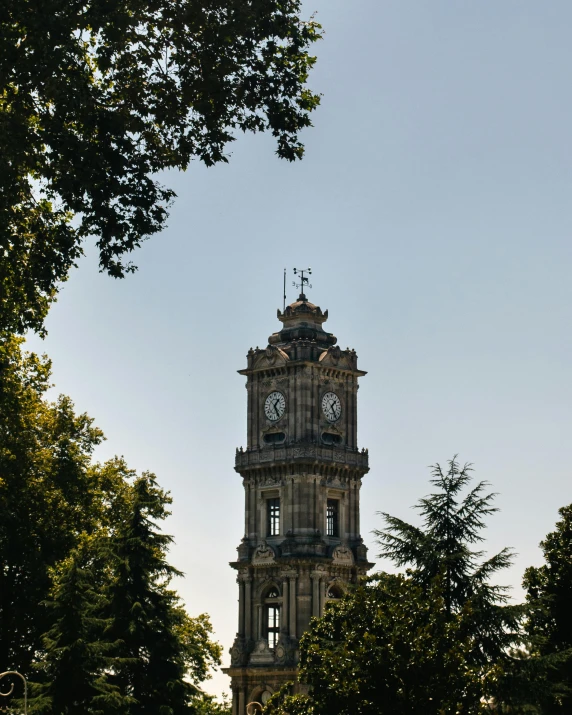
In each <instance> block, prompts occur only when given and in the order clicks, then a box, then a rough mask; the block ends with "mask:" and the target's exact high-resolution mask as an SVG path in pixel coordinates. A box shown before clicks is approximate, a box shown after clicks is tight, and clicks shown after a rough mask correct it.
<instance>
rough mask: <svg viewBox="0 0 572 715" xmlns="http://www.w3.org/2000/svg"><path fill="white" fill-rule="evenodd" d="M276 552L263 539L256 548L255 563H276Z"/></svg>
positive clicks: (253, 561) (253, 559) (253, 558)
mask: <svg viewBox="0 0 572 715" xmlns="http://www.w3.org/2000/svg"><path fill="white" fill-rule="evenodd" d="M275 558H276V554H275V553H274V549H273V548H272V547H271V546H268V544H267V543H266V542H265V541H263V542H262V543H261V544H259V545H258V546H257V547H256V549H255V550H254V556H253V557H252V563H253V564H271V563H274V560H275Z"/></svg>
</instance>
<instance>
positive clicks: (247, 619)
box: [244, 576, 252, 638]
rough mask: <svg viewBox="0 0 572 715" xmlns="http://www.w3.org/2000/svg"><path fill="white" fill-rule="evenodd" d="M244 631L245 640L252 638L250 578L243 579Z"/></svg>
mask: <svg viewBox="0 0 572 715" xmlns="http://www.w3.org/2000/svg"><path fill="white" fill-rule="evenodd" d="M244 624H245V625H244V630H245V635H246V637H247V638H252V578H251V577H250V576H247V577H246V578H245V579H244Z"/></svg>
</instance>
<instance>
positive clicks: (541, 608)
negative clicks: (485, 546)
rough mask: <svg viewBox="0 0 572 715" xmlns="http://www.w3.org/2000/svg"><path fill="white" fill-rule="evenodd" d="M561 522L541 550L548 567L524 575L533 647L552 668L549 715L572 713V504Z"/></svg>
mask: <svg viewBox="0 0 572 715" xmlns="http://www.w3.org/2000/svg"><path fill="white" fill-rule="evenodd" d="M559 514H560V517H561V518H560V520H559V521H558V522H557V523H556V528H555V530H554V531H552V532H551V533H549V534H548V535H547V536H546V538H545V539H544V541H542V542H541V544H540V546H541V548H542V551H543V554H544V560H545V563H544V564H543V565H542V566H539V567H530V568H528V569H527V570H526V572H525V575H524V583H523V585H524V588H525V589H526V591H527V597H526V600H527V604H528V606H529V609H528V620H527V631H528V633H529V636H530V638H531V642H532V647H533V648H534V649H535V650H536V651H537V652H538V653H539V654H540V655H541V656H543V657H544V658H545V659H548V662H549V665H550V666H551V667H550V668H548V669H547V679H548V681H549V683H550V684H551V685H552V686H553V688H552V692H551V694H550V695H551V697H550V698H548V702H547V703H546V705H545V709H544V712H546V713H547V715H558V714H560V713H562V714H564V713H568V712H570V711H571V710H572V608H571V604H572V504H570V505H568V506H565V507H562V508H561V509H560V510H559Z"/></svg>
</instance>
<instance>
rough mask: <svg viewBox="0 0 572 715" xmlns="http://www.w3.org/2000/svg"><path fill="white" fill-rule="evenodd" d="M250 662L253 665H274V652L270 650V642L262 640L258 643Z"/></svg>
mask: <svg viewBox="0 0 572 715" xmlns="http://www.w3.org/2000/svg"><path fill="white" fill-rule="evenodd" d="M250 662H251V663H252V664H259V665H262V664H265V663H274V651H273V650H270V648H269V647H268V641H267V640H266V638H261V639H260V640H258V641H256V645H255V646H254V650H253V651H252V653H251V655H250Z"/></svg>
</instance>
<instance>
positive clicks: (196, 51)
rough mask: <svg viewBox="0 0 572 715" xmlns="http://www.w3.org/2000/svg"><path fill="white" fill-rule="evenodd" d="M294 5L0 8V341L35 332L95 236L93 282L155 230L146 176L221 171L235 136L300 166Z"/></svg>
mask: <svg viewBox="0 0 572 715" xmlns="http://www.w3.org/2000/svg"><path fill="white" fill-rule="evenodd" d="M300 5H301V0H160V1H159V2H156V1H154V0H43V1H42V2H38V1H37V0H5V1H4V2H3V3H2V7H1V9H0V68H1V71H0V141H1V143H2V152H1V155H0V253H1V254H2V261H1V263H0V291H1V295H0V298H1V302H0V311H1V312H0V332H2V331H23V330H25V329H27V328H33V329H36V330H42V326H43V319H44V317H45V314H46V312H47V309H48V307H49V304H50V302H51V300H52V299H53V298H54V295H55V292H56V291H57V287H58V283H59V282H60V281H62V280H65V279H66V277H67V275H68V271H69V269H70V267H71V266H72V265H73V263H74V262H75V261H76V259H77V258H78V256H79V255H80V254H81V251H82V248H81V246H82V241H83V240H84V239H85V237H86V236H95V237H96V239H97V245H98V248H99V253H100V265H101V268H102V270H105V271H107V272H109V273H110V274H111V275H112V276H116V277H120V276H123V275H124V274H125V272H126V271H129V270H132V266H131V265H130V264H129V263H126V262H125V257H126V254H128V253H130V252H131V251H132V250H133V249H134V248H136V247H137V246H138V245H139V244H140V242H141V241H142V240H143V239H144V238H146V237H148V236H150V235H152V234H154V233H156V232H157V231H159V230H161V228H162V227H163V226H164V223H165V220H166V217H167V208H168V205H169V202H170V201H171V199H172V198H173V196H174V194H173V192H172V191H171V190H170V189H169V188H165V187H163V186H161V185H160V184H159V183H158V182H157V181H156V179H155V175H156V173H157V172H158V171H160V170H163V169H167V168H170V167H178V168H181V169H185V168H186V167H187V166H188V165H189V162H190V161H191V160H192V159H198V160H200V161H202V162H204V163H205V164H207V165H209V166H210V165H212V164H216V163H217V162H221V161H226V160H227V157H226V155H225V147H226V145H227V144H228V143H229V142H231V141H233V139H234V137H235V133H236V132H237V131H238V130H242V131H245V132H246V131H252V132H257V131H265V130H267V131H270V132H271V133H272V134H273V135H274V136H275V138H276V140H277V154H278V155H279V156H280V157H282V158H285V159H288V160H294V159H296V158H299V157H301V156H302V153H303V146H302V144H301V142H300V138H299V134H300V131H301V130H302V129H303V128H304V127H307V126H309V125H310V124H311V122H310V118H309V115H310V112H311V111H312V110H313V109H314V108H315V107H316V106H317V104H318V102H319V97H318V96H317V95H316V94H314V93H312V92H311V91H310V90H309V89H308V87H307V79H308V72H309V70H310V68H311V67H312V65H313V63H314V58H313V57H312V56H311V55H310V54H309V48H310V47H311V45H312V43H313V42H314V41H315V40H317V39H318V38H319V36H320V33H319V26H318V25H317V24H316V23H315V22H313V21H312V20H309V21H307V22H303V21H302V20H301V18H300Z"/></svg>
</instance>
